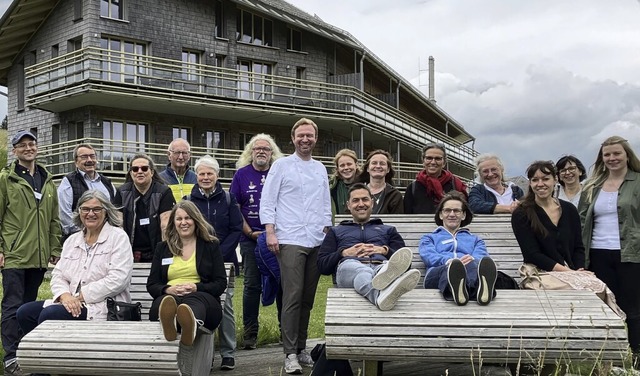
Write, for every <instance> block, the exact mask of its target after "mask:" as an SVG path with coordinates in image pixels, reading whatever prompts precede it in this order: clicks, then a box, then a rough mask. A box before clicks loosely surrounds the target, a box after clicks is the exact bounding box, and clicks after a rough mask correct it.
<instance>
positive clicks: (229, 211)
mask: <svg viewBox="0 0 640 376" xmlns="http://www.w3.org/2000/svg"><path fill="white" fill-rule="evenodd" d="M185 199H187V200H190V201H192V202H193V203H194V204H196V206H197V207H198V209H200V212H201V213H202V215H204V217H205V218H206V220H207V222H209V224H211V226H213V228H214V230H216V237H217V238H218V240H220V250H221V251H222V257H224V262H233V263H234V265H235V266H236V273H237V271H238V256H237V255H236V247H237V246H238V242H239V241H240V235H241V234H242V213H240V207H239V206H238V201H236V198H235V196H234V195H233V194H229V197H227V193H226V192H225V191H224V190H223V189H222V185H221V184H220V182H217V183H216V189H215V190H214V191H213V193H212V194H211V195H210V196H209V197H205V196H204V195H203V194H202V193H201V192H200V187H199V186H198V185H197V184H196V185H194V186H193V189H192V190H191V194H190V195H189V196H186V197H185ZM227 200H228V201H227Z"/></svg>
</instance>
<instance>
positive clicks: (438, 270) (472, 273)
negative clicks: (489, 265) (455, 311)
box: [424, 260, 479, 300]
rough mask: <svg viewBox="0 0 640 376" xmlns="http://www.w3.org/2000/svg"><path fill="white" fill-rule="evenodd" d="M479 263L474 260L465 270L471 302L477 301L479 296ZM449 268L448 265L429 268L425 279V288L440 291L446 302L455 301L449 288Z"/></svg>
mask: <svg viewBox="0 0 640 376" xmlns="http://www.w3.org/2000/svg"><path fill="white" fill-rule="evenodd" d="M478 262H479V261H476V260H473V261H471V262H470V263H468V264H467V265H465V269H466V271H467V279H466V285H467V291H469V298H470V299H471V300H475V299H477V295H478ZM447 268H448V265H440V266H436V267H433V268H429V270H427V275H426V276H425V277H424V288H425V289H438V290H440V292H441V293H442V297H444V298H445V300H453V294H452V293H451V289H450V288H449V278H448V276H447Z"/></svg>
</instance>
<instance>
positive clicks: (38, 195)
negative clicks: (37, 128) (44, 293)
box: [0, 130, 61, 375]
mask: <svg viewBox="0 0 640 376" xmlns="http://www.w3.org/2000/svg"><path fill="white" fill-rule="evenodd" d="M11 144H12V145H13V154H14V155H15V156H16V161H15V162H14V163H12V164H10V165H9V166H8V167H7V168H5V169H4V170H3V171H2V172H0V268H2V288H3V291H4V296H3V298H2V317H1V319H0V320H1V328H0V330H1V332H2V347H3V348H4V374H5V375H22V372H21V370H20V366H19V365H18V363H17V362H16V350H17V348H18V343H19V341H20V338H21V336H22V333H21V332H20V330H19V327H18V322H17V320H16V311H17V310H18V308H19V307H20V306H21V305H22V304H24V303H27V302H31V301H34V300H36V298H37V296H38V288H39V287H40V284H41V283H42V279H43V278H44V273H45V271H46V270H47V266H48V264H49V262H51V263H56V262H57V261H58V258H59V257H60V235H61V229H60V219H59V217H58V196H57V194H56V186H55V185H54V183H53V180H51V178H52V176H51V174H49V173H48V172H47V170H45V168H44V167H42V166H41V165H39V164H37V163H36V157H37V155H38V145H37V140H36V136H34V135H33V133H31V132H29V131H24V130H22V131H18V132H17V133H16V134H15V135H14V136H13V138H12V139H11Z"/></svg>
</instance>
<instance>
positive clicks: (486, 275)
mask: <svg viewBox="0 0 640 376" xmlns="http://www.w3.org/2000/svg"><path fill="white" fill-rule="evenodd" d="M497 277H498V269H497V268H496V263H495V262H493V260H492V259H491V258H490V257H483V258H482V260H480V264H479V265H478V304H480V305H487V304H489V303H491V299H493V291H494V288H495V286H496V278H497Z"/></svg>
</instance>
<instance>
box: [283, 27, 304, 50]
mask: <svg viewBox="0 0 640 376" xmlns="http://www.w3.org/2000/svg"><path fill="white" fill-rule="evenodd" d="M287 31H288V33H287V49H288V50H294V51H302V33H301V32H300V30H296V29H292V28H290V27H289V28H287Z"/></svg>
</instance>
